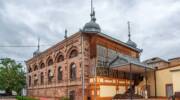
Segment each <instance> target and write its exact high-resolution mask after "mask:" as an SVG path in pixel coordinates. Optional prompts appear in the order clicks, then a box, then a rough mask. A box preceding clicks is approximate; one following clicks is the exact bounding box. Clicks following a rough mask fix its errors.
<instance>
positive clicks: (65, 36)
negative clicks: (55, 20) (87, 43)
mask: <svg viewBox="0 0 180 100" xmlns="http://www.w3.org/2000/svg"><path fill="white" fill-rule="evenodd" d="M64 38H65V39H67V29H65V32H64Z"/></svg>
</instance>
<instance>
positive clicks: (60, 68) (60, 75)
mask: <svg viewBox="0 0 180 100" xmlns="http://www.w3.org/2000/svg"><path fill="white" fill-rule="evenodd" d="M58 80H62V67H59V68H58Z"/></svg>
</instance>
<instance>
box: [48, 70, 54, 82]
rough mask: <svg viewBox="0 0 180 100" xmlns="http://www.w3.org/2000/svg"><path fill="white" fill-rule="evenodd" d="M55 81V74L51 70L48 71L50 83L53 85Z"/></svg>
mask: <svg viewBox="0 0 180 100" xmlns="http://www.w3.org/2000/svg"><path fill="white" fill-rule="evenodd" d="M52 79H53V73H52V71H51V70H48V83H51V82H52Z"/></svg>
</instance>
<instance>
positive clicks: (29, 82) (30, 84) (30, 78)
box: [29, 76, 31, 86]
mask: <svg viewBox="0 0 180 100" xmlns="http://www.w3.org/2000/svg"><path fill="white" fill-rule="evenodd" d="M29 86H31V76H29Z"/></svg>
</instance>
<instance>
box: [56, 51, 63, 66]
mask: <svg viewBox="0 0 180 100" xmlns="http://www.w3.org/2000/svg"><path fill="white" fill-rule="evenodd" d="M55 61H56V63H59V62H62V61H64V55H63V54H62V53H61V52H59V53H58V54H57V56H56V60H55Z"/></svg>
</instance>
